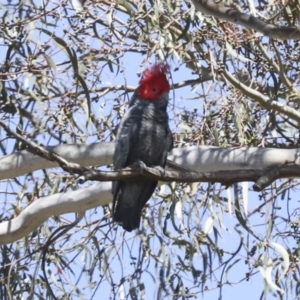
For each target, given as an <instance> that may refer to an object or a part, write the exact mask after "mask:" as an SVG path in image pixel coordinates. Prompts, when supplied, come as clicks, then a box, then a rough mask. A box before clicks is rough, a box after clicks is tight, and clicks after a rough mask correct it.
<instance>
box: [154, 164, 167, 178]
mask: <svg viewBox="0 0 300 300" xmlns="http://www.w3.org/2000/svg"><path fill="white" fill-rule="evenodd" d="M154 169H156V170H157V171H158V172H159V173H160V174H161V176H163V175H165V174H166V170H165V169H164V168H163V167H161V166H155V167H154Z"/></svg>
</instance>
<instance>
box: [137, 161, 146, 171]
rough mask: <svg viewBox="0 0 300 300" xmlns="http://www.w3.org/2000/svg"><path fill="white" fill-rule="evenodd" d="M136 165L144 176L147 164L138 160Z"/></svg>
mask: <svg viewBox="0 0 300 300" xmlns="http://www.w3.org/2000/svg"><path fill="white" fill-rule="evenodd" d="M135 165H136V166H137V167H138V168H139V169H140V174H143V173H144V170H145V169H146V168H147V166H146V164H145V163H144V162H142V161H141V160H138V161H137V162H136V163H135Z"/></svg>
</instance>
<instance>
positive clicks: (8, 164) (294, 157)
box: [0, 143, 300, 244]
mask: <svg viewBox="0 0 300 300" xmlns="http://www.w3.org/2000/svg"><path fill="white" fill-rule="evenodd" d="M47 149H48V150H51V151H54V152H56V153H57V154H59V155H61V156H62V157H64V158H65V159H67V160H69V161H71V162H75V163H79V164H81V165H82V166H90V165H92V166H94V165H99V166H105V165H108V164H111V163H112V156H113V151H114V144H113V143H99V144H91V145H59V146H57V147H47ZM299 153H300V149H286V150H282V149H266V148H246V147H237V148H228V149H227V148H220V147H208V146H201V147H197V146H191V147H184V148H177V149H174V151H173V152H172V153H171V154H170V155H169V157H168V159H169V160H171V161H173V162H175V163H176V164H178V165H181V166H183V167H185V168H189V169H192V170H195V171H201V172H212V171H219V170H236V169H243V170H245V169H257V170H261V169H265V168H266V167H270V166H274V165H282V164H286V163H291V162H293V163H295V164H300V161H299ZM51 167H57V164H55V163H52V162H49V161H47V160H45V159H42V158H40V157H38V156H36V155H34V154H32V153H28V152H27V151H20V152H16V153H14V154H11V155H8V156H5V157H2V158H1V159H0V179H6V178H14V177H17V176H21V175H24V174H26V173H28V172H32V171H35V170H39V169H46V168H51ZM111 201H112V195H111V182H101V183H95V184H93V185H92V186H90V187H85V188H82V189H80V190H77V191H72V192H67V193H58V194H54V195H51V196H47V197H42V198H39V199H35V200H34V201H33V202H32V203H31V204H30V205H29V206H28V207H26V208H25V209H24V210H22V211H21V212H20V214H19V215H18V216H17V217H16V218H14V219H12V220H10V221H5V222H2V223H0V244H7V243H11V242H14V241H16V240H18V239H20V238H21V237H23V236H26V235H27V234H29V233H30V232H32V231H34V230H35V229H36V228H37V227H38V226H40V225H41V224H42V223H43V222H45V221H46V220H47V219H48V218H49V217H51V216H53V215H61V214H65V213H70V212H83V211H85V210H88V209H91V208H95V207H97V206H102V205H107V204H109V203H110V202H111Z"/></svg>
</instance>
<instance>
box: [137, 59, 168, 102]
mask: <svg viewBox="0 0 300 300" xmlns="http://www.w3.org/2000/svg"><path fill="white" fill-rule="evenodd" d="M169 70H170V67H169V65H168V64H166V63H163V62H160V63H156V64H155V65H154V66H153V67H151V68H150V69H147V70H146V71H145V72H144V74H143V76H142V79H141V80H140V85H139V87H138V90H137V94H138V95H139V96H140V97H142V98H144V99H146V100H152V101H155V100H158V99H159V98H160V96H161V95H162V94H163V93H166V92H169V90H170V84H169V82H168V79H167V76H166V74H167V73H168V72H169Z"/></svg>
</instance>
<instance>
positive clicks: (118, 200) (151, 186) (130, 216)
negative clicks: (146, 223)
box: [113, 179, 157, 231]
mask: <svg viewBox="0 0 300 300" xmlns="http://www.w3.org/2000/svg"><path fill="white" fill-rule="evenodd" d="M156 186H157V181H153V180H149V179H148V180H147V179H146V180H143V179H140V180H138V181H137V180H136V179H135V181H134V182H132V181H121V182H119V183H118V186H117V188H116V189H114V190H113V192H114V212H113V218H114V221H115V222H117V223H119V224H120V225H121V226H123V228H124V229H125V230H127V231H132V230H133V229H136V228H139V226H140V220H141V215H142V209H143V207H144V206H145V204H146V202H147V201H148V200H149V199H150V198H151V196H152V194H153V192H154V190H155V188H156Z"/></svg>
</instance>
